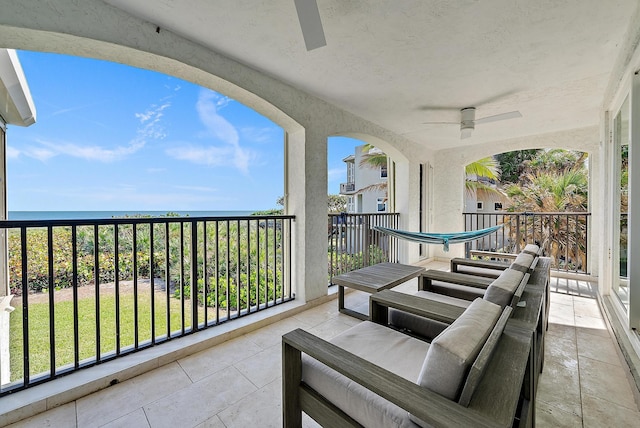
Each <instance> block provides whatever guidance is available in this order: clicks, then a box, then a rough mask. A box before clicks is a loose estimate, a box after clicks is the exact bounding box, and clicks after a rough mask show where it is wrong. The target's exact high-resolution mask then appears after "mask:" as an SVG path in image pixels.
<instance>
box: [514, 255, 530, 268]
mask: <svg viewBox="0 0 640 428" xmlns="http://www.w3.org/2000/svg"><path fill="white" fill-rule="evenodd" d="M534 258H535V257H534V256H532V255H531V254H527V253H520V254H518V257H516V259H515V260H514V261H513V264H514V265H520V266H523V267H526V268H529V267H531V264H532V263H533V259H534Z"/></svg>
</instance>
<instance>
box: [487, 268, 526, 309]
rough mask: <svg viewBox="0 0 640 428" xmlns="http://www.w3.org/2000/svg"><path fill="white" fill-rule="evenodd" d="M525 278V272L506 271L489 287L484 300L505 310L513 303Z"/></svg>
mask: <svg viewBox="0 0 640 428" xmlns="http://www.w3.org/2000/svg"><path fill="white" fill-rule="evenodd" d="M523 277H524V273H523V272H520V271H518V270H515V269H505V271H504V272H502V273H501V274H500V276H499V277H498V278H496V279H495V280H494V281H493V282H492V283H491V285H489V287H487V290H486V291H485V293H484V299H485V300H487V301H489V302H492V303H495V304H496V305H500V307H502V308H504V307H505V306H507V305H509V304H510V303H511V299H512V298H513V294H514V293H515V292H516V289H517V288H518V285H520V281H522V278H523Z"/></svg>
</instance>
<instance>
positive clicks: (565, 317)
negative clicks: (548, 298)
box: [549, 305, 576, 326]
mask: <svg viewBox="0 0 640 428" xmlns="http://www.w3.org/2000/svg"><path fill="white" fill-rule="evenodd" d="M549 322H550V323H553V324H564V325H569V326H574V325H575V323H576V320H575V315H574V313H573V306H568V305H557V306H554V307H550V309H549Z"/></svg>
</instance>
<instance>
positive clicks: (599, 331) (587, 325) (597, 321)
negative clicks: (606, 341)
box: [575, 315, 611, 337]
mask: <svg viewBox="0 0 640 428" xmlns="http://www.w3.org/2000/svg"><path fill="white" fill-rule="evenodd" d="M575 319H576V321H575V326H576V331H582V332H584V333H588V334H593V335H597V336H602V337H611V336H610V335H609V330H607V324H605V322H604V320H603V319H602V318H595V317H586V316H577V315H576V318H575Z"/></svg>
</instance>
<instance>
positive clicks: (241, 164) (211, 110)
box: [167, 89, 254, 174]
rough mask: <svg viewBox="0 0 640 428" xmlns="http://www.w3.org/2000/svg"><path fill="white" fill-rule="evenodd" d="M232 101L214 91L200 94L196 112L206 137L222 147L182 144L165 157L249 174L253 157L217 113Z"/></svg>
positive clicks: (229, 125)
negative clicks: (232, 167)
mask: <svg viewBox="0 0 640 428" xmlns="http://www.w3.org/2000/svg"><path fill="white" fill-rule="evenodd" d="M231 101H232V100H231V99H230V98H228V97H224V96H221V95H219V94H217V93H215V92H213V91H210V90H206V89H203V90H201V91H200V96H199V97H198V102H197V103H196V111H197V112H198V117H199V118H200V121H201V122H202V124H203V125H204V126H205V128H206V131H207V132H206V135H207V136H209V137H212V138H214V139H216V140H218V141H220V142H222V143H224V145H222V146H211V145H210V146H206V147H202V146H194V145H183V146H181V147H173V148H170V149H168V150H167V154H168V155H169V156H172V157H174V158H176V159H179V160H185V161H189V162H193V163H196V164H201V165H209V166H221V165H229V164H231V165H233V166H234V167H235V168H237V169H238V170H239V171H241V172H242V173H244V174H247V173H248V172H249V163H250V161H251V160H252V159H253V158H254V155H253V154H252V153H251V152H250V151H248V150H246V149H244V148H242V147H241V146H240V137H239V135H238V130H237V129H236V128H235V126H234V125H233V124H232V123H231V122H229V121H228V120H227V119H225V118H224V117H223V116H221V115H220V114H219V113H218V112H219V110H220V109H222V108H224V107H225V106H226V105H227V104H229V103H230V102H231Z"/></svg>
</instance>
